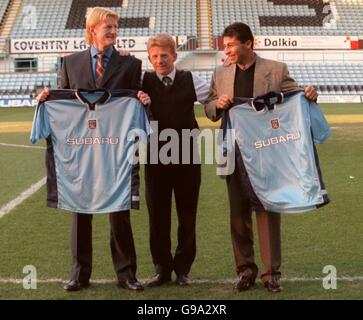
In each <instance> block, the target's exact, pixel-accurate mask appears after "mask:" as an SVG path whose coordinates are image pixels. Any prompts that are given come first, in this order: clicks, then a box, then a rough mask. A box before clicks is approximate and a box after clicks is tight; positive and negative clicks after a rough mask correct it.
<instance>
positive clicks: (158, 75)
mask: <svg viewBox="0 0 363 320" xmlns="http://www.w3.org/2000/svg"><path fill="white" fill-rule="evenodd" d="M175 74H176V69H175V68H174V69H173V71H172V72H170V73H169V74H168V75H166V76H163V75H161V74H159V73H156V75H157V77H158V78H159V80H160V81H163V78H164V77H169V78H170V79H171V81H172V82H174V79H175Z"/></svg>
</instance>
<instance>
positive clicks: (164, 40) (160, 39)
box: [146, 33, 176, 53]
mask: <svg viewBox="0 0 363 320" xmlns="http://www.w3.org/2000/svg"><path fill="white" fill-rule="evenodd" d="M154 46H157V47H162V48H169V49H170V50H171V52H172V53H175V52H176V43H175V41H174V38H173V37H172V36H171V35H170V34H167V33H159V34H157V35H155V36H152V37H150V38H149V40H148V42H147V44H146V47H147V50H148V51H149V49H150V48H151V47H154Z"/></svg>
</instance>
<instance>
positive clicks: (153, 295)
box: [0, 105, 363, 300]
mask: <svg viewBox="0 0 363 320" xmlns="http://www.w3.org/2000/svg"><path fill="white" fill-rule="evenodd" d="M360 107H361V108H360V109H359V107H358V106H356V105H329V106H323V110H324V111H325V113H327V114H330V113H335V114H339V113H341V114H352V113H355V114H359V113H360V114H363V107H362V105H360ZM202 112H203V110H202V108H200V107H198V109H197V115H198V116H202V114H203V113H202ZM17 117H19V121H28V120H31V119H32V110H30V109H16V110H6V111H3V110H1V109H0V121H16V120H17ZM10 119H12V120H10ZM362 132H363V124H359V123H357V124H339V125H338V126H335V125H334V129H333V136H332V137H331V138H330V139H329V140H328V141H327V142H326V143H325V144H324V145H321V146H318V151H319V156H320V162H321V167H322V170H323V174H324V180H325V182H326V184H327V187H328V191H329V196H330V198H331V199H332V202H331V204H329V205H328V206H326V207H324V208H322V209H319V210H317V211H314V212H312V213H306V214H299V215H283V217H282V254H283V256H282V257H283V265H282V273H283V277H284V278H294V277H298V278H315V277H323V276H325V275H324V274H323V273H322V270H323V267H324V266H325V265H334V266H335V267H336V268H337V273H338V274H337V275H338V277H342V276H363V250H362V249H361V244H362V243H363V224H362V208H363V197H362V190H363V161H362V159H363V139H362V136H361V135H362ZM27 139H28V135H27V134H15V133H14V134H0V142H6V143H18V144H27ZM0 174H1V184H0V207H1V206H2V205H3V204H5V203H7V202H8V201H9V200H11V199H13V198H15V197H16V196H17V194H18V193H19V192H21V191H23V190H25V189H26V188H28V187H29V186H30V185H31V184H32V183H34V182H36V181H37V180H39V179H40V178H41V177H42V176H43V175H44V174H45V169H44V150H37V149H34V150H29V149H17V148H10V147H1V146H0ZM202 179H203V180H202V187H201V192H200V200H199V210H198V219H197V257H196V260H195V263H194V265H193V268H192V271H191V274H190V275H191V277H192V278H193V279H208V280H210V281H218V280H220V279H234V278H235V273H234V260H233V254H232V246H231V240H230V232H229V208H228V201H227V193H226V186H225V182H224V181H223V180H221V179H219V178H218V177H216V176H215V167H214V166H213V165H204V166H203V171H202ZM141 191H142V194H143V188H142V190H141ZM142 200H143V201H142V207H141V210H140V211H133V212H132V225H133V232H134V238H135V244H136V250H137V258H138V277H139V278H140V279H147V278H150V276H152V275H153V266H152V262H151V256H150V252H149V247H148V217H147V210H146V206H145V201H144V199H143V198H142ZM93 225H94V227H93V230H94V231H93V246H94V248H93V252H94V268H93V274H92V278H93V279H109V280H113V279H115V275H114V271H113V268H112V262H111V255H110V248H109V222H108V217H107V216H96V217H94V222H93ZM70 226H71V215H70V214H69V213H66V212H62V211H57V210H54V209H49V208H46V206H45V188H42V189H41V190H39V191H38V192H37V193H36V194H34V195H33V196H32V197H30V198H29V199H28V200H26V201H25V202H23V203H22V204H21V205H19V206H18V207H17V208H15V209H14V210H13V211H11V213H9V214H8V215H6V216H5V217H3V218H2V219H0V257H1V260H0V261H1V262H0V278H1V279H8V278H15V279H22V278H23V277H24V276H25V275H24V274H23V273H22V270H23V267H24V266H25V265H34V266H36V267H37V273H38V278H39V279H51V278H55V279H67V278H68V273H69V268H70V262H71V261H70V244H69V241H70V239H69V238H70ZM172 233H173V245H174V247H175V237H176V214H175V212H173V231H172ZM257 243H258V241H257V239H256V246H255V249H256V257H257V259H256V260H257V263H258V265H259V266H261V261H260V259H259V250H258V245H257ZM283 286H284V291H283V292H282V293H281V294H278V295H271V294H268V293H267V292H266V291H265V289H264V288H263V287H262V285H261V283H258V285H257V286H256V287H255V288H254V289H253V290H251V291H249V292H245V293H240V294H236V293H234V292H233V291H232V284H231V283H213V282H212V283H203V284H193V285H192V286H190V287H188V288H179V287H177V286H176V285H175V284H174V283H171V284H169V285H167V286H165V287H162V288H153V289H148V288H147V289H146V290H145V291H144V292H142V293H138V294H134V293H130V292H127V291H125V290H122V289H118V288H117V287H116V285H115V283H106V284H98V283H97V284H92V286H91V287H90V288H89V289H88V290H83V291H81V292H79V293H75V294H65V293H64V292H63V290H62V289H61V287H62V284H61V283H39V284H38V289H37V290H24V289H23V288H22V285H21V284H9V283H6V284H5V283H1V282H0V299H210V300H213V299H238V300H239V299H362V298H363V281H362V280H360V281H358V280H356V281H352V282H348V281H338V288H337V290H325V289H323V287H322V282H321V281H307V282H288V281H285V282H284V283H283Z"/></svg>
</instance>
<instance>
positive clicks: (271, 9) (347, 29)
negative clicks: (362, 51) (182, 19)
mask: <svg viewBox="0 0 363 320" xmlns="http://www.w3.org/2000/svg"><path fill="white" fill-rule="evenodd" d="M362 6H363V0H331V1H329V0H328V1H325V0H255V1H245V0H212V11H213V34H214V35H215V36H218V35H220V34H221V33H222V32H223V29H224V27H225V26H227V25H228V24H230V23H233V22H235V21H243V22H245V23H247V24H248V25H249V26H250V27H251V29H252V31H253V32H254V34H255V35H270V36H271V35H279V36H289V35H327V36H328V35H330V36H338V35H340V36H346V35H352V36H354V35H357V36H358V35H360V34H363V10H362Z"/></svg>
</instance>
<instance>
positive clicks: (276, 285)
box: [264, 278, 282, 293]
mask: <svg viewBox="0 0 363 320" xmlns="http://www.w3.org/2000/svg"><path fill="white" fill-rule="evenodd" d="M264 286H265V288H267V291H269V292H272V293H277V292H281V291H282V287H281V282H280V279H276V278H272V279H271V280H268V281H266V282H265V283H264Z"/></svg>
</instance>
